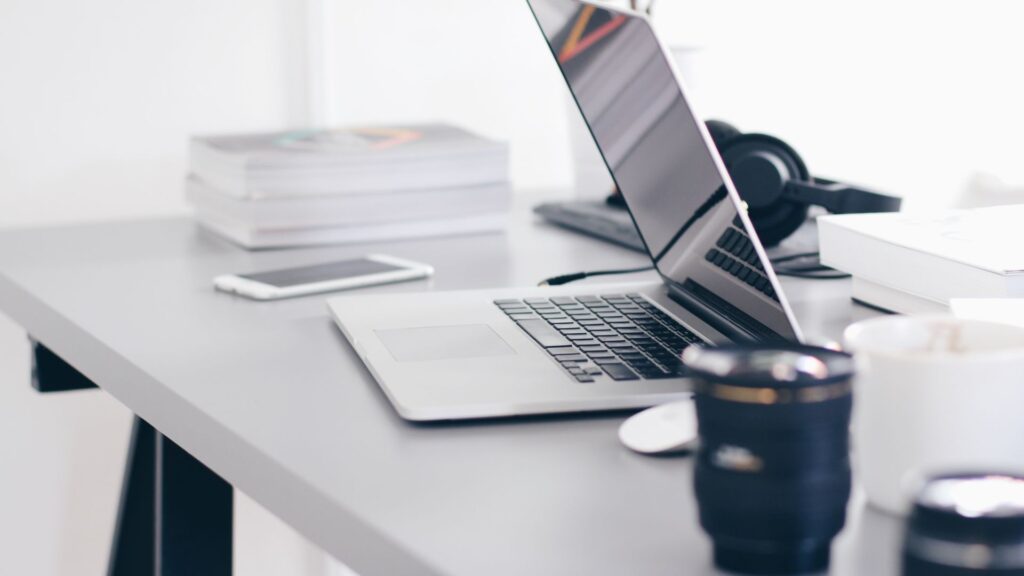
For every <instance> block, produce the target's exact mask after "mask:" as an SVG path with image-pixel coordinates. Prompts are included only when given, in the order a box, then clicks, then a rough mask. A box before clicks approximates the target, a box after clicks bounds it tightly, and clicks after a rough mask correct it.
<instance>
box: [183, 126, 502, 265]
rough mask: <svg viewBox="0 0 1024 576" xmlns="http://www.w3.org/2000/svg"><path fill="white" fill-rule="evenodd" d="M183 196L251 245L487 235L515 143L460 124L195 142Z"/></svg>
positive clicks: (214, 224) (205, 218) (497, 219)
mask: <svg viewBox="0 0 1024 576" xmlns="http://www.w3.org/2000/svg"><path fill="white" fill-rule="evenodd" d="M190 162H191V174H190V175H189V177H188V179H187V182H186V196H187V198H188V201H189V202H190V203H191V204H192V205H193V206H194V208H195V214H196V218H197V219H198V220H199V222H200V224H202V225H203V226H205V227H206V228H209V229H210V230H212V231H214V232H216V233H217V234H220V235H222V236H224V237H226V238H228V239H230V240H232V241H234V242H237V243H238V244H241V245H242V246H245V247H247V248H275V247H287V246H300V245H311V244H327V243H342V242H368V241H381V240H391V239H400V238H412V237H422V236H436V235H450V234H466V233H476V232H489V231H496V230H500V229H502V228H503V227H504V225H505V222H506V216H507V213H508V206H509V201H510V185H509V180H508V146H507V144H505V143H502V142H496V141H493V140H489V139H486V138H483V137H480V136H477V135H475V134H472V133H470V132H467V131H465V130H462V129H460V128H457V127H455V126H450V125H443V124H432V125H423V126H410V127H403V128H395V127H381V128H350V129H340V130H310V131H292V132H276V133H261V134H242V135H227V136H205V137H196V138H193V139H192V141H191V145H190Z"/></svg>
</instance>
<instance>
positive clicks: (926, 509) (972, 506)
mask: <svg viewBox="0 0 1024 576" xmlns="http://www.w3.org/2000/svg"><path fill="white" fill-rule="evenodd" d="M903 574H904V576H982V575H990V574H991V575H993V576H996V575H998V576H1024V478H1022V477H1020V476H1012V475H1003V474H961V475H951V476H940V477H938V478H935V479H933V480H931V481H929V482H928V483H927V484H925V486H924V488H922V489H921V491H920V492H919V493H918V495H917V498H916V500H915V502H914V508H913V511H912V512H911V515H910V519H909V521H908V523H907V535H906V540H905V541H904V545H903Z"/></svg>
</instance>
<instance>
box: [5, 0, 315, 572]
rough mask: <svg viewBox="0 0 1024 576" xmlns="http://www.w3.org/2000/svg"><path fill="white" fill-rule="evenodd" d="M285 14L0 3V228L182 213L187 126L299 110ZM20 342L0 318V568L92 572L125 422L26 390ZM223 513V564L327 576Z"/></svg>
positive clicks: (114, 414)
mask: <svg viewBox="0 0 1024 576" xmlns="http://www.w3.org/2000/svg"><path fill="white" fill-rule="evenodd" d="M301 8H302V5H301V3H298V2H295V1H294V0H149V1H146V2H132V1H128V0H87V1H84V2H81V1H76V0H50V1H46V2H35V1H31V0H3V2H0V226H23V225H30V224H46V223H55V222H68V221H80V220H87V219H107V218H114V217H124V216H133V215H139V214H147V215H150V214H168V213H177V212H181V211H182V210H183V209H184V205H183V202H182V200H181V196H182V189H181V183H182V177H183V175H184V173H185V166H186V165H185V143H186V137H187V135H188V134H190V133H193V132H214V131H227V130H252V129H266V128H276V127H281V126H284V125H286V124H288V123H294V122H297V121H299V120H300V119H301V117H302V115H303V114H304V106H305V99H304V98H305V95H304V94H303V92H302V90H301V85H300V84H298V83H297V82H298V81H300V80H301V78H302V76H303V73H304V70H303V66H304V64H303V62H302V60H301V53H302V48H303V38H302V37H301V34H300V29H299V26H300V25H301V24H302V22H303V20H302V14H301V12H300V10H301ZM297 86H298V87H299V89H295V88H296V87H297ZM28 353H29V352H28V345H27V340H26V338H25V334H24V333H23V332H22V330H21V329H20V328H19V327H18V326H16V325H14V324H13V323H12V322H10V321H9V320H7V319H6V318H4V317H2V316H0V573H3V574H32V575H38V576H64V575H68V574H75V575H82V576H89V575H96V576H99V575H100V574H105V573H106V572H105V570H106V562H107V555H108V552H109V547H110V539H111V534H112V530H113V525H114V513H115V509H116V504H117V497H118V493H119V490H120V482H121V474H122V466H123V463H124V457H125V449H126V447H127V439H128V431H129V426H130V418H131V416H130V414H129V413H128V411H127V410H126V409H125V408H124V407H123V406H121V405H120V404H118V403H117V402H116V401H115V400H113V399H112V398H110V397H109V396H107V395H105V394H104V393H102V392H99V391H84V392H74V393H65V394H58V395H50V396H41V395H39V394H36V393H35V392H34V391H32V390H31V388H30V386H29V363H28V359H29V357H28ZM236 510H237V513H236V538H235V543H236V567H237V570H236V571H237V573H239V574H246V575H247V576H248V575H257V576H263V575H266V576H270V575H274V576H277V575H281V574H308V575H315V574H323V573H325V571H326V569H327V565H326V561H325V557H324V556H323V555H322V553H321V552H319V551H317V550H316V549H315V548H313V547H311V546H310V545H309V544H307V543H306V542H305V541H304V540H303V539H301V538H300V537H298V536H297V535H296V534H295V533H294V531H292V530H291V529H290V528H288V527H287V526H285V525H284V524H282V523H281V522H280V521H279V520H277V519H276V518H274V517H273V516H272V515H270V514H269V513H267V512H266V511H265V510H263V509H261V508H260V507H259V506H258V505H256V504H255V503H253V502H252V501H251V500H248V499H247V498H245V496H244V495H241V494H239V495H238V497H237V498H236Z"/></svg>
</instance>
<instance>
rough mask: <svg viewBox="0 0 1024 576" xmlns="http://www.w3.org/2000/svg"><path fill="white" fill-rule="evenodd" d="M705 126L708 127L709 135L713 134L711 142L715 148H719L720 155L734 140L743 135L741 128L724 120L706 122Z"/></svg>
mask: <svg viewBox="0 0 1024 576" xmlns="http://www.w3.org/2000/svg"><path fill="white" fill-rule="evenodd" d="M704 125H705V126H707V128H708V133H709V134H711V140H712V141H713V142H714V143H715V148H718V153H719V154H721V153H722V151H723V150H724V149H725V147H726V146H728V145H729V142H730V141H731V140H732V139H733V138H736V137H737V136H741V135H742V134H743V133H742V132H740V130H739V128H737V127H735V126H733V125H732V124H729V123H728V122H726V121H724V120H708V121H707V122H704Z"/></svg>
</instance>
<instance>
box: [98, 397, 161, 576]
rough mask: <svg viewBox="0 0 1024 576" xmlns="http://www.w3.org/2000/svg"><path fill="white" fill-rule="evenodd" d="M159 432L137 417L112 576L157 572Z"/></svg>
mask: <svg viewBox="0 0 1024 576" xmlns="http://www.w3.org/2000/svg"><path fill="white" fill-rule="evenodd" d="M155 452H156V431H154V430H153V427H152V426H150V425H149V424H147V423H146V422H145V421H144V420H143V419H142V418H139V417H138V416H136V417H135V422H134V423H133V424H132V437H131V441H130V442H129V444H128V462H127V463H126V464H125V467H124V481H123V482H122V483H121V503H120V506H119V507H118V513H117V524H116V525H115V528H114V545H113V547H112V548H111V550H110V565H109V566H108V569H107V574H108V576H136V575H138V574H149V573H152V571H153V566H154V560H153V546H154V544H155V543H156V539H155V538H156V536H155V534H154V532H155V529H156V523H155V522H154V518H155V514H156V508H155V506H154V502H155V500H154V487H155V485H154V482H155V480H156V458H155V457H154V453H155Z"/></svg>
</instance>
